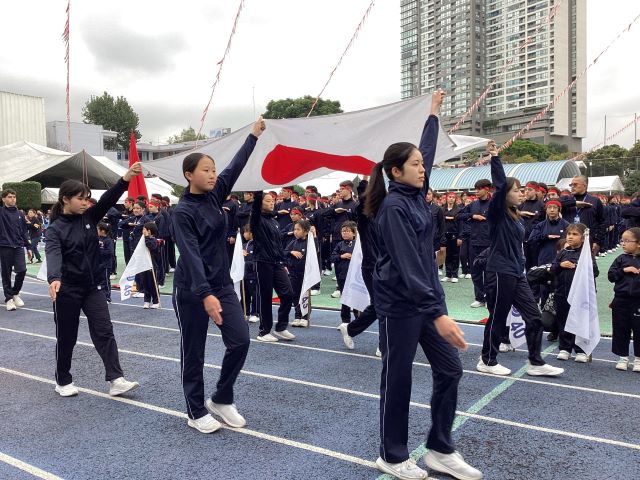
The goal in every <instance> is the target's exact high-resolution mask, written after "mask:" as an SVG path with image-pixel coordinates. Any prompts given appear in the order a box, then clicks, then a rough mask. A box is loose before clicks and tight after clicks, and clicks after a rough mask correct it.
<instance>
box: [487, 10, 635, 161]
mask: <svg viewBox="0 0 640 480" xmlns="http://www.w3.org/2000/svg"><path fill="white" fill-rule="evenodd" d="M638 19H640V15H637V16H636V17H635V18H634V19H633V20H632V21H631V23H629V25H628V26H626V27H625V28H624V29H623V30H622V31H621V32H620V33H618V35H617V36H616V37H615V38H614V39H613V40H612V41H611V42H610V43H609V44H608V45H607V46H606V48H605V49H604V50H602V52H600V53H599V54H598V56H597V57H596V58H595V59H594V60H593V61H592V62H591V63H590V64H589V65H587V66H586V67H585V68H584V69H583V70H582V71H581V72H580V74H578V75H577V76H576V78H575V79H574V80H573V81H572V82H571V83H570V84H569V85H567V86H566V87H565V88H564V90H562V92H560V93H559V94H558V95H556V96H555V97H554V98H553V100H552V101H551V102H549V103H548V104H547V106H546V107H544V108H543V109H542V110H540V111H539V112H538V113H537V114H536V115H535V116H534V117H533V118H532V119H531V121H529V123H527V124H526V125H525V126H524V127H522V128H521V129H520V130H519V131H518V132H516V134H515V135H513V137H511V138H510V139H509V140H507V141H506V142H505V143H504V144H503V145H502V146H501V147H500V148H499V149H498V151H499V152H502V151H503V150H504V149H505V148H509V147H510V146H511V144H512V143H513V142H515V141H516V140H517V139H519V138H520V137H522V135H524V134H525V133H526V132H528V131H529V130H530V129H531V127H532V126H533V125H534V124H535V123H536V122H537V121H539V120H540V119H542V118H543V117H544V116H545V115H546V113H547V112H548V111H549V110H550V109H551V108H552V107H553V106H554V105H555V104H556V103H557V102H558V100H560V99H561V98H562V97H563V96H564V95H565V94H567V93H568V92H570V91H571V90H572V89H573V87H574V86H575V85H576V83H577V82H578V80H580V79H581V78H582V77H583V76H584V75H585V73H587V70H589V69H590V68H591V67H592V66H594V65H595V64H596V63H597V62H598V60H600V58H601V57H602V55H604V54H605V53H606V52H607V51H608V50H609V49H610V48H611V46H612V45H613V44H614V43H616V42H617V41H618V39H619V38H620V37H621V36H622V35H624V34H625V33H626V32H628V31H629V30H631V27H632V26H633V24H634V23H635V22H636V21H637V20H638Z"/></svg>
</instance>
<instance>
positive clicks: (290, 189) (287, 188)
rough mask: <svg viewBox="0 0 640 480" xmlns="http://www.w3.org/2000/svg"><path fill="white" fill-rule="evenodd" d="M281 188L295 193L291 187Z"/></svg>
mask: <svg viewBox="0 0 640 480" xmlns="http://www.w3.org/2000/svg"><path fill="white" fill-rule="evenodd" d="M282 190H284V191H287V192H291V193H295V192H294V191H293V189H292V188H289V187H282Z"/></svg>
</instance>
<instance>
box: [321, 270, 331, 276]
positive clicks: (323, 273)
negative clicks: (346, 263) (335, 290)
mask: <svg viewBox="0 0 640 480" xmlns="http://www.w3.org/2000/svg"><path fill="white" fill-rule="evenodd" d="M322 275H324V276H325V277H328V276H329V275H331V270H325V271H324V272H322Z"/></svg>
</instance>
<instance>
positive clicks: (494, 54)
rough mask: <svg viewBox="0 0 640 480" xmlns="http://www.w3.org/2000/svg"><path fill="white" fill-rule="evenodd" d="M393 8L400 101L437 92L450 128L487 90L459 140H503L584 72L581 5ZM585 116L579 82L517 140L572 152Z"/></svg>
mask: <svg viewBox="0 0 640 480" xmlns="http://www.w3.org/2000/svg"><path fill="white" fill-rule="evenodd" d="M400 5H401V32H402V33H401V68H402V80H401V95H402V98H408V97H411V96H415V95H419V94H422V93H427V92H430V91H432V90H434V89H435V88H438V87H442V88H444V89H445V90H447V92H448V101H447V102H445V105H444V106H443V112H442V116H443V123H444V125H445V126H447V127H449V126H451V125H454V124H455V123H456V122H457V121H458V120H459V119H460V117H461V116H462V115H463V114H464V113H465V112H466V111H467V109H468V108H469V106H470V105H471V104H472V103H473V102H474V101H475V100H476V99H477V98H478V97H479V96H480V95H481V94H482V92H483V91H484V89H485V87H486V86H487V85H489V84H493V87H492V89H491V91H490V92H489V94H488V95H487V98H486V99H485V100H484V101H483V102H482V104H481V105H480V108H478V110H477V111H476V112H475V113H474V114H473V115H472V116H471V117H470V118H469V119H467V121H466V122H465V123H464V125H463V126H462V127H461V128H460V129H459V130H458V133H462V134H471V135H485V136H490V137H493V138H495V139H496V140H498V141H505V140H508V139H509V138H510V137H511V136H512V135H513V134H515V133H516V132H517V131H518V130H520V129H521V128H522V127H523V126H525V125H526V124H527V122H528V121H529V120H530V119H531V117H533V116H534V115H535V114H536V113H537V112H539V111H540V110H541V109H542V108H544V107H545V106H546V105H547V104H548V103H549V102H550V101H551V100H552V99H553V98H554V96H555V95H557V94H559V93H560V92H561V91H562V90H563V89H564V88H565V87H566V86H567V85H568V84H569V83H570V82H571V81H572V80H573V79H574V78H575V77H576V75H577V74H578V73H579V72H581V71H582V70H583V69H584V67H585V66H586V0H401V2H400ZM553 7H556V10H555V16H554V18H553V20H552V22H551V24H549V25H547V18H548V15H549V12H550V9H551V8H553ZM541 25H542V27H541ZM539 27H541V29H540V31H539V33H537V34H536V35H535V38H534V39H533V41H532V42H531V43H529V45H528V46H527V47H526V48H524V49H520V46H521V45H522V44H523V43H524V42H525V41H526V40H527V38H529V37H530V36H531V35H533V34H534V33H535V32H536V29H538V28H539ZM507 63H510V66H509V67H508V68H507V69H506V71H505V65H506V64H507ZM586 108H587V106H586V78H585V77H583V78H582V79H581V80H579V81H578V82H577V84H576V86H575V87H574V88H573V90H572V92H571V93H569V94H566V95H565V96H564V97H563V98H562V99H560V100H559V101H558V102H557V103H556V105H555V107H554V108H553V109H552V110H550V111H549V113H548V114H547V115H546V116H545V117H544V118H543V119H542V120H540V121H539V122H537V123H536V124H535V125H534V126H533V128H532V129H531V130H530V131H529V132H528V133H526V134H525V135H524V137H523V138H530V139H532V140H534V141H536V142H540V143H549V142H557V143H563V144H566V145H567V146H568V147H569V148H570V149H571V150H575V151H579V150H581V147H582V138H584V137H585V136H586V113H587V112H586Z"/></svg>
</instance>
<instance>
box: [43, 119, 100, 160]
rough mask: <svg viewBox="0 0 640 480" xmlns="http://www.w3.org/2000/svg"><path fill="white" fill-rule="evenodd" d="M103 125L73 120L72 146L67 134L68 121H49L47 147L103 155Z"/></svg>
mask: <svg viewBox="0 0 640 480" xmlns="http://www.w3.org/2000/svg"><path fill="white" fill-rule="evenodd" d="M102 131H103V128H102V125H92V124H90V123H78V122H71V148H69V139H68V135H67V132H68V130H67V122H64V121H60V120H57V121H53V122H48V123H47V147H50V148H55V149H57V150H64V151H66V152H69V151H71V150H73V151H74V152H79V151H81V150H86V152H87V153H89V154H90V155H103V154H104V146H103V134H102Z"/></svg>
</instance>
